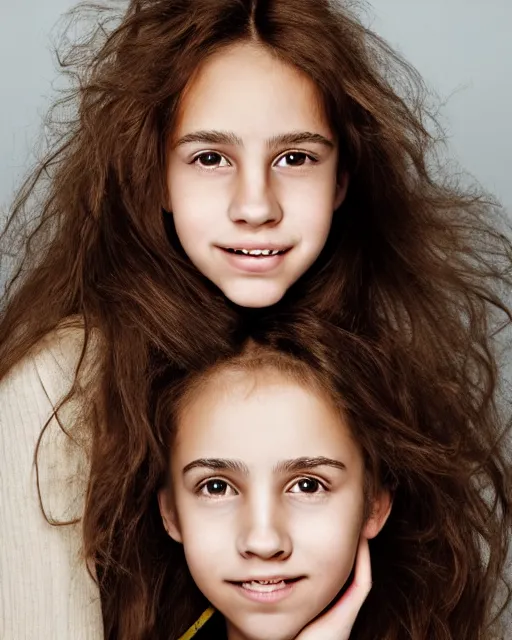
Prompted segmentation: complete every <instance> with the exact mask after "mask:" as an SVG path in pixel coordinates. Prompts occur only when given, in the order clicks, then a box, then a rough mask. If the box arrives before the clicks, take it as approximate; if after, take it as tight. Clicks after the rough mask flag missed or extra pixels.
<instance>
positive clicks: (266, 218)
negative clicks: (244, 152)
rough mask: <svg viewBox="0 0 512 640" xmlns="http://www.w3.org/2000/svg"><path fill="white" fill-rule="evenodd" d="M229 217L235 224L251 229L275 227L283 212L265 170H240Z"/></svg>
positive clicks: (257, 168)
mask: <svg viewBox="0 0 512 640" xmlns="http://www.w3.org/2000/svg"><path fill="white" fill-rule="evenodd" d="M229 217H230V219H231V220H232V221H233V222H235V223H238V224H240V223H245V224H247V225H250V226H251V227H260V226H263V225H275V224H277V223H279V222H280V221H281V219H282V217H283V212H282V210H281V206H280V204H279V201H278V199H277V197H276V194H275V193H274V189H273V185H272V179H271V176H270V175H269V172H268V171H267V170H266V169H265V168H260V167H255V168H252V167H251V168H247V169H243V170H240V172H239V173H238V175H237V178H236V186H235V191H234V196H233V199H232V201H231V203H230V207H229Z"/></svg>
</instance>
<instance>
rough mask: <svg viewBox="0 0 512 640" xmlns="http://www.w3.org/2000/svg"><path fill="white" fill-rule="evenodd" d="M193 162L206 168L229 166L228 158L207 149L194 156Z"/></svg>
mask: <svg viewBox="0 0 512 640" xmlns="http://www.w3.org/2000/svg"><path fill="white" fill-rule="evenodd" d="M193 164H198V165H199V166H201V167H203V168H204V169H216V168H217V167H227V166H229V163H228V161H227V160H226V158H224V156H222V155H221V154H220V153H217V152H215V151H205V152H203V153H200V154H199V155H197V156H196V157H195V158H194V160H193Z"/></svg>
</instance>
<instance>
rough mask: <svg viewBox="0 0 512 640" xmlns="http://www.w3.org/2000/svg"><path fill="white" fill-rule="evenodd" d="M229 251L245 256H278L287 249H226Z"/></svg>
mask: <svg viewBox="0 0 512 640" xmlns="http://www.w3.org/2000/svg"><path fill="white" fill-rule="evenodd" d="M226 251H229V253H235V254H236V255H244V256H256V257H259V256H262V257H266V256H277V255H280V254H282V253H284V252H285V251H286V249H282V250H279V249H230V248H228V249H226Z"/></svg>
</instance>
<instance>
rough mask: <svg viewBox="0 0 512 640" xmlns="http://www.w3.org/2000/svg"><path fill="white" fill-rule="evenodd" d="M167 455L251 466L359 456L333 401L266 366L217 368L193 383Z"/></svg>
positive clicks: (181, 458)
mask: <svg viewBox="0 0 512 640" xmlns="http://www.w3.org/2000/svg"><path fill="white" fill-rule="evenodd" d="M172 455H173V457H175V458H176V457H177V458H179V459H180V462H182V463H184V464H186V461H187V460H190V459H193V458H200V457H223V458H236V459H240V460H244V461H246V462H247V463H248V464H249V466H251V465H254V466H255V467H256V466H269V465H273V464H275V463H276V462H277V461H279V460H282V459H287V458H299V457H311V456H325V457H333V456H336V455H338V456H340V457H343V458H347V456H348V457H350V458H351V459H353V460H357V461H359V460H360V459H361V455H360V452H359V447H358V446H357V444H356V443H355V441H354V440H353V438H352V436H351V432H350V429H349V427H348V425H347V423H346V420H345V419H344V417H343V414H342V411H341V409H339V408H337V407H336V406H335V404H334V402H333V401H330V400H329V399H328V398H327V397H326V396H324V395H322V394H321V393H320V392H319V391H315V390H314V389H313V387H311V388H306V385H305V384H302V383H300V384H299V383H298V382H295V381H293V380H291V379H290V378H289V377H284V376H283V374H280V373H278V372H276V371H271V370H268V371H258V372H234V371H224V372H220V373H218V374H215V376H214V378H212V379H210V380H208V381H207V382H206V383H205V384H204V385H203V386H202V387H201V388H199V389H196V391H195V392H194V393H193V394H192V395H191V397H190V398H189V399H188V402H187V403H186V406H184V407H183V410H182V412H181V415H180V419H179V423H178V431H177V438H176V440H175V444H174V447H173V454H172Z"/></svg>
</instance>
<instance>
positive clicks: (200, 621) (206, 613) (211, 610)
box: [179, 607, 215, 640]
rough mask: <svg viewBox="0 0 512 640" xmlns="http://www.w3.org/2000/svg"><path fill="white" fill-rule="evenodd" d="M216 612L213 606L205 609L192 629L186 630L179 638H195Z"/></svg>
mask: <svg viewBox="0 0 512 640" xmlns="http://www.w3.org/2000/svg"><path fill="white" fill-rule="evenodd" d="M214 613H215V609H214V608H213V607H208V609H206V611H203V613H202V614H201V615H200V617H199V619H198V620H196V621H195V622H194V624H193V625H192V626H191V627H190V629H188V630H187V631H185V633H184V634H183V635H182V636H181V638H180V639H179V640H190V638H193V637H194V636H195V635H196V633H197V632H198V631H199V629H200V628H201V627H203V626H204V625H205V624H206V623H207V622H208V620H209V619H210V618H211V617H212V616H213V614H214Z"/></svg>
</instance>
